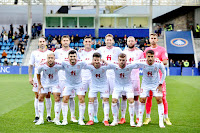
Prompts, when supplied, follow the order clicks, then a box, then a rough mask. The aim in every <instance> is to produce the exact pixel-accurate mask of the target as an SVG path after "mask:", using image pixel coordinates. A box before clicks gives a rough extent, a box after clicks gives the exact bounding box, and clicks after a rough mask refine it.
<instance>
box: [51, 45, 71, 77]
mask: <svg viewBox="0 0 200 133" xmlns="http://www.w3.org/2000/svg"><path fill="white" fill-rule="evenodd" d="M70 50H72V49H71V48H70V49H69V50H64V49H62V48H61V49H57V50H56V51H55V52H54V54H55V58H56V59H57V60H59V62H62V61H64V60H67V59H68V53H69V51H70ZM58 76H59V80H65V79H66V78H65V71H64V70H60V71H59V72H58Z"/></svg>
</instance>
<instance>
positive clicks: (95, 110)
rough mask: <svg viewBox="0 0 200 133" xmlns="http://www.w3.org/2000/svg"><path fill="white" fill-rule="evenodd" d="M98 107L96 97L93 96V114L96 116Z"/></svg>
mask: <svg viewBox="0 0 200 133" xmlns="http://www.w3.org/2000/svg"><path fill="white" fill-rule="evenodd" d="M98 107H99V103H98V98H95V99H94V116H97V113H98Z"/></svg>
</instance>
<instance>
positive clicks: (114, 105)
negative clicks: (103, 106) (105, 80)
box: [112, 103, 118, 122]
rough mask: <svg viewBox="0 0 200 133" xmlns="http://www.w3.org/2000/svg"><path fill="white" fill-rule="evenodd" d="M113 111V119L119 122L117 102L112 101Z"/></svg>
mask: <svg viewBox="0 0 200 133" xmlns="http://www.w3.org/2000/svg"><path fill="white" fill-rule="evenodd" d="M112 113H113V121H115V122H117V116H118V107H117V103H112Z"/></svg>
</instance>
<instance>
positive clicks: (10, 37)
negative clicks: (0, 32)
mask: <svg viewBox="0 0 200 133" xmlns="http://www.w3.org/2000/svg"><path fill="white" fill-rule="evenodd" d="M12 36H13V34H12V32H11V30H10V31H9V32H8V39H12Z"/></svg>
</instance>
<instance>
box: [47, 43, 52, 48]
mask: <svg viewBox="0 0 200 133" xmlns="http://www.w3.org/2000/svg"><path fill="white" fill-rule="evenodd" d="M47 48H48V50H51V42H49V43H48V45H47Z"/></svg>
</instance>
